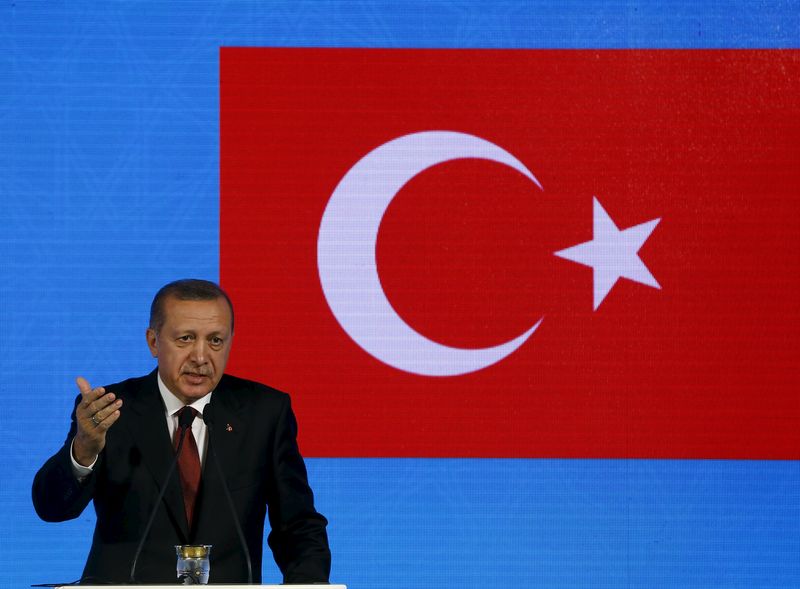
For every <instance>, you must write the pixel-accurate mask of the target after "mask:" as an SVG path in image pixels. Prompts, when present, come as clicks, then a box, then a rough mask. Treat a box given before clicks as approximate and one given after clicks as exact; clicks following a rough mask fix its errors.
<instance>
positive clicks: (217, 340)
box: [211, 337, 222, 346]
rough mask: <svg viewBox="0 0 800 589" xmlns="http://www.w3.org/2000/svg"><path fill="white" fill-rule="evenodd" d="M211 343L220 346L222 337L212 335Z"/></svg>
mask: <svg viewBox="0 0 800 589" xmlns="http://www.w3.org/2000/svg"><path fill="white" fill-rule="evenodd" d="M211 343H212V344H213V345H215V346H221V345H222V338H221V337H212V338H211Z"/></svg>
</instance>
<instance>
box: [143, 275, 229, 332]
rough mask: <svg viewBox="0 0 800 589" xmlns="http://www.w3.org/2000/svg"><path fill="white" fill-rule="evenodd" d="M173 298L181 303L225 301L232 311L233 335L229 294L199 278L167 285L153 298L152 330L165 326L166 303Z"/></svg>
mask: <svg viewBox="0 0 800 589" xmlns="http://www.w3.org/2000/svg"><path fill="white" fill-rule="evenodd" d="M170 297H173V298H176V299H178V300H179V301H214V300H216V299H225V302H227V303H228V308H229V309H230V310H231V333H233V303H232V302H231V299H230V297H229V296H228V295H227V293H226V292H225V291H224V290H222V288H221V287H220V286H219V285H218V284H216V283H214V282H211V281H210V280H199V279H197V278H184V279H182V280H176V281H174V282H170V283H169V284H165V285H164V286H162V287H161V288H160V289H159V291H158V292H157V293H156V296H155V297H153V302H152V303H151V304H150V329H153V330H155V331H158V330H160V329H161V328H162V327H163V326H164V321H166V316H165V314H164V301H166V300H167V299H168V298H170Z"/></svg>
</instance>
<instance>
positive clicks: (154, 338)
mask: <svg viewBox="0 0 800 589" xmlns="http://www.w3.org/2000/svg"><path fill="white" fill-rule="evenodd" d="M144 335H145V337H146V338H147V347H148V348H150V353H151V354H152V355H153V358H158V334H157V333H156V330H155V329H153V328H151V327H148V328H147V331H145V333H144Z"/></svg>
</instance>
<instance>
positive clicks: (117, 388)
mask: <svg viewBox="0 0 800 589" xmlns="http://www.w3.org/2000/svg"><path fill="white" fill-rule="evenodd" d="M153 386H156V387H157V386H158V381H157V380H156V372H155V370H154V371H153V372H151V373H150V374H145V375H144V376H136V377H133V378H127V379H125V380H121V381H119V382H115V383H113V384H107V385H103V388H104V389H105V390H106V391H107V392H113V393H114V394H115V395H125V394H130V393H135V392H137V391H140V390H142V389H144V388H150V387H153Z"/></svg>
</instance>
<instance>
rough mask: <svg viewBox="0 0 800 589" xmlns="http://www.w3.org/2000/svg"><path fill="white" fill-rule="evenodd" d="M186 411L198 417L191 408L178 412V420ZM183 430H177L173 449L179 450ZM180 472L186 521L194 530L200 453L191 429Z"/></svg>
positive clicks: (181, 457) (188, 433)
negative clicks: (193, 518)
mask: <svg viewBox="0 0 800 589" xmlns="http://www.w3.org/2000/svg"><path fill="white" fill-rule="evenodd" d="M184 411H191V412H193V413H194V416H195V417H197V411H196V410H195V409H194V408H192V407H189V406H186V407H184V408H183V409H181V410H180V411H178V414H177V415H178V418H179V420H180V415H181V413H183V412H184ZM180 433H181V428H180V427H178V428H176V429H175V437H174V439H173V440H172V443H173V448H174V449H176V450H177V449H178V440H179V439H180ZM178 472H179V473H180V477H181V487H182V488H183V504H184V506H185V507H186V521H187V522H189V529H190V530H191V529H192V516H193V514H194V503H195V499H197V490H198V489H199V488H200V453H199V452H198V451H197V442H195V440H194V435H193V434H192V430H191V428H190V429H189V430H188V431H187V432H186V435H185V436H184V439H183V447H182V448H181V454H180V456H178Z"/></svg>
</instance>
